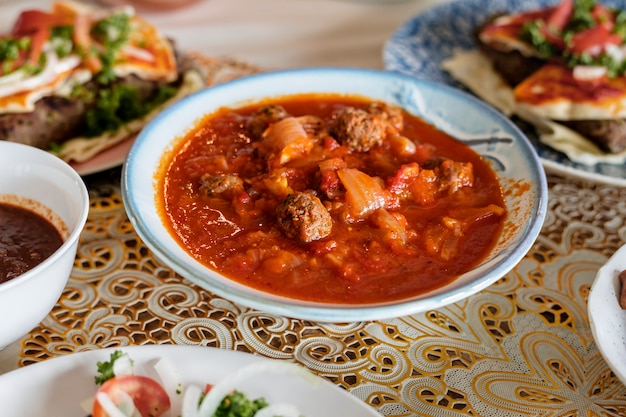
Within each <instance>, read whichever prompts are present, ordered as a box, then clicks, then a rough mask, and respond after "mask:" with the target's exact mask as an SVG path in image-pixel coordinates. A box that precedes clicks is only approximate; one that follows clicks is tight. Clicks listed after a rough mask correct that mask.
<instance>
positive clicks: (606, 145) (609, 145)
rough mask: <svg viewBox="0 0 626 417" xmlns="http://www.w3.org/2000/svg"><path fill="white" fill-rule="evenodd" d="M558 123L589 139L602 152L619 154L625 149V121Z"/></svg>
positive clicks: (603, 120) (606, 120)
mask: <svg viewBox="0 0 626 417" xmlns="http://www.w3.org/2000/svg"><path fill="white" fill-rule="evenodd" d="M559 123H562V124H564V125H565V126H567V127H569V128H570V129H572V130H575V131H576V132H578V133H580V134H581V135H583V136H584V137H586V138H588V139H591V140H592V141H593V142H594V143H595V144H596V145H598V147H599V148H600V149H602V150H603V151H604V152H609V153H620V152H622V151H623V150H624V149H626V119H602V120H569V121H568V120H565V121H562V120H560V121H559Z"/></svg>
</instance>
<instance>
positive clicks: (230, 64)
mask: <svg viewBox="0 0 626 417" xmlns="http://www.w3.org/2000/svg"><path fill="white" fill-rule="evenodd" d="M183 59H184V60H185V63H184V65H185V66H187V67H190V68H192V69H190V70H187V71H186V72H185V74H184V75H183V82H182V85H181V88H180V89H179V90H178V92H177V93H176V95H175V96H173V97H172V98H170V99H169V100H167V101H166V102H165V103H163V104H161V105H160V106H158V107H157V108H155V109H154V110H152V111H151V112H150V113H148V114H147V115H145V116H144V117H142V118H140V119H136V120H132V121H131V122H129V123H126V124H124V125H122V126H121V127H120V128H119V129H118V130H116V131H115V132H106V133H104V134H102V135H100V136H97V137H90V138H87V137H78V138H74V139H70V140H68V141H66V142H64V143H63V145H62V147H61V150H60V151H58V153H57V155H58V156H59V157H60V158H61V159H63V160H65V161H67V162H77V163H81V162H85V161H88V160H89V159H91V158H93V157H94V156H96V155H97V154H98V153H100V152H102V151H104V150H106V149H109V148H111V147H113V146H115V145H117V144H118V143H120V142H123V141H125V140H126V139H128V138H129V137H132V136H134V135H137V134H138V133H139V132H140V131H141V129H143V128H144V127H145V126H146V125H147V124H148V123H149V122H150V121H151V120H152V119H153V118H154V117H156V115H158V114H159V113H160V112H162V111H163V110H164V109H166V108H167V107H168V106H170V105H172V104H174V103H176V102H177V101H179V100H181V99H183V98H184V97H186V96H188V95H190V94H192V93H194V92H196V91H199V90H201V89H203V88H206V87H210V86H213V85H215V84H219V83H223V82H227V81H230V80H233V79H235V78H239V77H243V76H246V75H251V74H254V73H257V72H259V69H258V68H257V67H255V66H252V65H249V64H246V63H243V62H240V61H237V60H234V59H232V58H214V57H208V56H205V55H203V54H200V53H198V52H191V53H189V54H187V55H185V57H184V58H183Z"/></svg>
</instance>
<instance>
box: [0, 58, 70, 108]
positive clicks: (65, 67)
mask: <svg viewBox="0 0 626 417" xmlns="http://www.w3.org/2000/svg"><path fill="white" fill-rule="evenodd" d="M79 65H80V59H79V58H78V57H76V56H70V57H67V58H64V59H59V58H58V57H57V56H56V54H55V53H52V52H48V53H46V66H45V67H44V69H43V70H42V71H41V72H39V73H38V74H36V75H34V76H26V75H23V73H22V74H21V76H20V74H19V71H17V72H16V73H13V74H10V75H9V77H11V78H15V80H14V82H12V83H2V84H1V85H0V114H2V113H27V112H31V111H33V110H35V103H36V102H37V101H38V100H39V99H41V98H42V97H45V96H49V95H51V94H53V93H54V92H55V91H57V90H58V89H59V88H61V87H62V86H63V85H64V84H65V82H66V81H67V80H68V79H69V78H71V76H72V74H73V72H74V70H75V69H76V68H78V66H79ZM15 75H18V77H15ZM2 78H4V77H2Z"/></svg>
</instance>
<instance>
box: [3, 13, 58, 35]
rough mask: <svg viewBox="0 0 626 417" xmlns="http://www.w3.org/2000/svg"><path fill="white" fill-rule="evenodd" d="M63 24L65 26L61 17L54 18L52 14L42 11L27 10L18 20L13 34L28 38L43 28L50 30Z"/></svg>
mask: <svg viewBox="0 0 626 417" xmlns="http://www.w3.org/2000/svg"><path fill="white" fill-rule="evenodd" d="M62 24H64V22H63V19H61V18H60V17H59V16H54V15H52V14H51V13H48V12H44V11H41V10H25V11H23V12H22V13H21V14H20V15H19V17H18V18H17V21H16V22H15V25H14V26H13V30H12V31H11V34H12V35H13V36H16V37H17V36H26V35H30V34H32V33H33V32H36V31H38V30H39V29H41V28H49V27H50V26H58V25H62Z"/></svg>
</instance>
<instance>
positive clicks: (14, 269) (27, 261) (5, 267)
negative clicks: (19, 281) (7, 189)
mask: <svg viewBox="0 0 626 417" xmlns="http://www.w3.org/2000/svg"><path fill="white" fill-rule="evenodd" d="M62 244H63V238H62V236H61V234H60V233H59V231H58V230H57V228H56V227H55V226H54V225H53V224H52V223H51V222H49V221H48V220H47V219H45V218H44V217H42V216H40V215H39V214H37V213H35V212H34V211H31V210H28V209H25V208H22V207H20V206H16V205H13V204H7V203H0V283H2V282H5V281H9V280H10V279H13V278H16V277H18V276H19V275H21V274H23V273H24V272H26V271H28V270H30V269H32V268H34V267H35V266H37V265H39V264H40V263H41V262H43V261H44V260H45V259H46V258H48V257H49V256H50V255H52V254H53V253H54V252H55V251H56V250H57V249H58V248H60V247H61V245H62Z"/></svg>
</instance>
